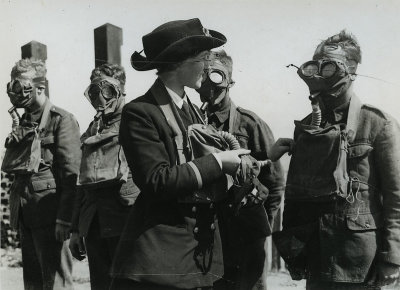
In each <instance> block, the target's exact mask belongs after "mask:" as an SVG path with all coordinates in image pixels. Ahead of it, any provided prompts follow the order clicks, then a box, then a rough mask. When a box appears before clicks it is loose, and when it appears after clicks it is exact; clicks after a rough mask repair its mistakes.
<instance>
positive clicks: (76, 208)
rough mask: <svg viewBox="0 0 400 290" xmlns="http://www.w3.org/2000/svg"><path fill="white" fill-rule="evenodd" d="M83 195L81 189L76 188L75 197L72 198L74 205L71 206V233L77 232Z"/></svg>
mask: <svg viewBox="0 0 400 290" xmlns="http://www.w3.org/2000/svg"><path fill="white" fill-rule="evenodd" d="M83 195H84V191H83V189H81V188H79V187H78V188H77V190H76V195H75V198H74V205H73V209H72V218H71V224H72V225H71V232H79V215H80V212H81V205H82V201H83Z"/></svg>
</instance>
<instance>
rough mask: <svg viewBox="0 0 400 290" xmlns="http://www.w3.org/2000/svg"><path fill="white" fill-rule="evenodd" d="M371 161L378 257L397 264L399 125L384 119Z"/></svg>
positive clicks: (399, 245) (399, 259)
mask: <svg viewBox="0 0 400 290" xmlns="http://www.w3.org/2000/svg"><path fill="white" fill-rule="evenodd" d="M375 142H376V143H375V146H374V151H375V160H376V163H377V167H378V168H377V172H378V174H379V178H380V185H381V193H382V197H383V200H382V201H383V216H384V228H383V241H382V248H381V251H380V255H381V257H380V258H381V260H382V261H385V262H389V263H393V264H397V265H400V218H399V217H400V127H399V124H398V123H397V122H396V121H395V120H393V119H388V120H387V122H386V124H385V126H384V128H383V130H382V131H381V132H380V134H379V135H378V136H377V138H376V140H375Z"/></svg>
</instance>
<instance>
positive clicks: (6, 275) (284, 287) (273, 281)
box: [0, 262, 305, 290]
mask: <svg viewBox="0 0 400 290" xmlns="http://www.w3.org/2000/svg"><path fill="white" fill-rule="evenodd" d="M74 266H75V268H74V282H75V283H74V284H75V285H74V286H75V290H90V284H89V274H88V270H87V264H86V263H81V262H77V263H75V265H74ZM0 289H1V290H22V289H23V281H22V268H21V267H18V268H10V267H1V268H0ZM300 289H305V283H304V281H301V282H297V281H292V280H291V279H290V277H289V276H288V275H287V274H285V273H271V274H270V275H269V276H268V290H300Z"/></svg>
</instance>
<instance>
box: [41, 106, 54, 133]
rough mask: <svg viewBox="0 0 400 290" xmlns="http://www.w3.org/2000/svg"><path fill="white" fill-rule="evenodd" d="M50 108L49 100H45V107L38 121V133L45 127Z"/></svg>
mask: <svg viewBox="0 0 400 290" xmlns="http://www.w3.org/2000/svg"><path fill="white" fill-rule="evenodd" d="M51 106H52V103H50V101H49V100H47V102H46V105H45V106H44V109H43V114H42V118H41V120H40V124H39V127H38V130H39V132H40V131H41V130H42V129H43V128H44V127H45V126H46V124H47V120H48V119H49V114H50V107H51Z"/></svg>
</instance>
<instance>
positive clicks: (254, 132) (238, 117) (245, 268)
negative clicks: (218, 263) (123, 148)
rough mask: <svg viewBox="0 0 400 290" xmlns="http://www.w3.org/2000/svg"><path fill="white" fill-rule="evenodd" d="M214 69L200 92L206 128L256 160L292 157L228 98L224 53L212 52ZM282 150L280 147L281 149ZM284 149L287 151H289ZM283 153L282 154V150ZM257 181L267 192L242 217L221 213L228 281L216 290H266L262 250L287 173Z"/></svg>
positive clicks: (272, 170)
mask: <svg viewBox="0 0 400 290" xmlns="http://www.w3.org/2000/svg"><path fill="white" fill-rule="evenodd" d="M210 59H211V64H210V66H209V68H208V69H207V70H206V76H205V77H204V80H203V83H202V85H201V87H200V88H199V89H197V92H198V93H199V94H200V98H201V101H202V102H203V106H202V110H203V111H204V112H205V114H206V117H207V119H208V123H209V124H211V125H213V126H215V127H216V128H217V129H219V130H222V131H227V132H230V133H231V134H233V135H234V136H235V137H236V139H237V140H238V141H239V144H240V147H241V148H246V149H250V150H251V156H253V157H254V158H255V159H257V160H264V159H272V160H273V161H276V160H278V159H279V158H280V156H282V154H283V153H285V152H286V151H289V147H290V146H291V145H290V141H289V139H280V140H279V142H278V143H277V144H276V145H275V146H274V144H275V140H274V136H273V134H272V131H271V129H270V128H269V127H268V125H267V124H266V123H265V122H264V121H263V120H261V119H260V118H259V117H258V116H257V115H256V114H255V113H253V112H251V111H249V110H246V109H243V108H241V107H237V106H236V105H235V104H234V103H233V101H232V100H231V98H230V96H229V90H230V88H231V87H232V86H233V84H234V81H233V79H232V58H231V57H230V56H229V55H227V54H226V52H225V51H224V50H220V51H216V52H211V57H210ZM279 144H280V145H281V146H280V145H279ZM285 145H287V147H286V148H285ZM279 148H280V149H279ZM258 180H259V181H260V182H261V183H262V184H263V185H264V186H265V187H266V189H265V190H261V191H258V192H257V193H256V196H257V198H256V199H253V200H249V201H248V203H247V204H246V205H245V206H243V207H242V208H241V209H240V210H239V211H238V214H236V215H235V214H231V213H230V212H229V211H221V213H223V214H221V217H220V219H219V222H220V226H221V232H222V242H223V247H224V266H225V275H224V279H222V280H220V281H218V282H217V284H216V286H217V285H218V287H219V288H218V289H220V288H221V289H266V287H267V285H266V271H267V269H266V267H264V264H265V257H266V255H265V250H264V244H265V241H266V236H268V235H270V234H271V232H272V226H273V221H274V217H275V215H276V213H277V211H278V209H279V207H280V204H281V198H282V195H283V182H284V177H283V171H282V167H281V165H280V163H279V161H277V162H275V163H273V164H272V165H271V166H270V167H268V168H267V167H264V168H262V170H261V172H260V174H259V175H258Z"/></svg>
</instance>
